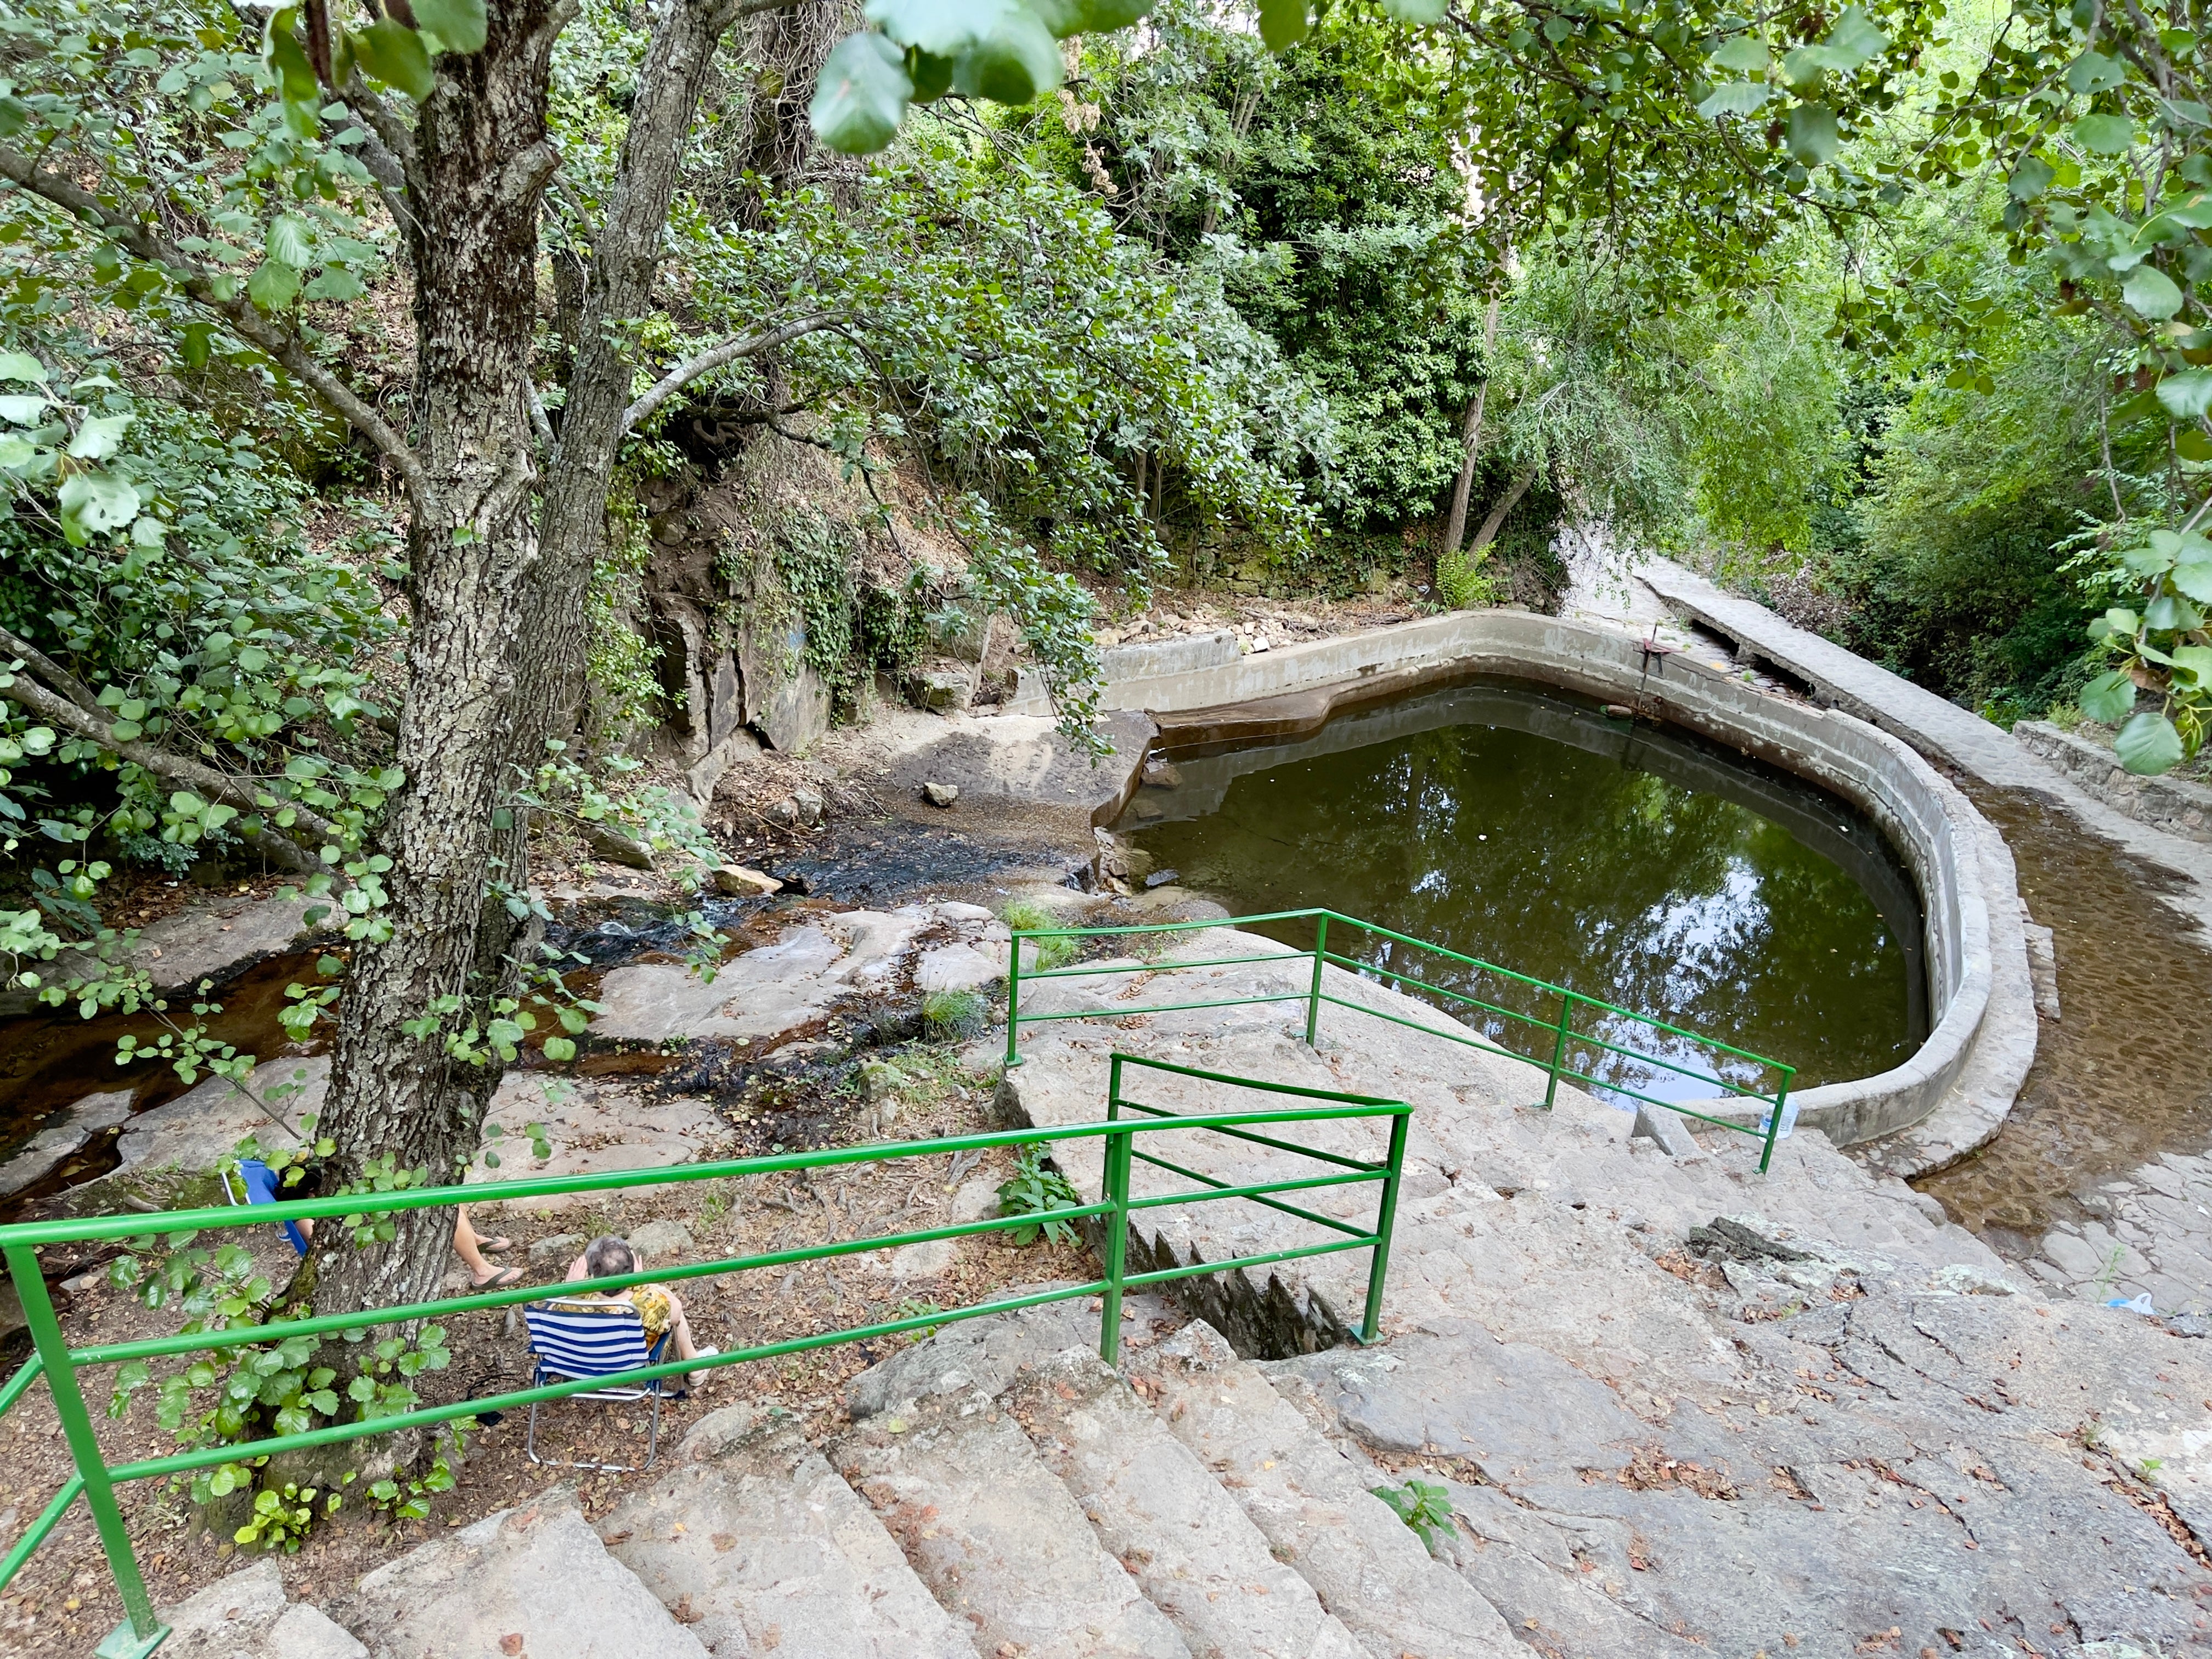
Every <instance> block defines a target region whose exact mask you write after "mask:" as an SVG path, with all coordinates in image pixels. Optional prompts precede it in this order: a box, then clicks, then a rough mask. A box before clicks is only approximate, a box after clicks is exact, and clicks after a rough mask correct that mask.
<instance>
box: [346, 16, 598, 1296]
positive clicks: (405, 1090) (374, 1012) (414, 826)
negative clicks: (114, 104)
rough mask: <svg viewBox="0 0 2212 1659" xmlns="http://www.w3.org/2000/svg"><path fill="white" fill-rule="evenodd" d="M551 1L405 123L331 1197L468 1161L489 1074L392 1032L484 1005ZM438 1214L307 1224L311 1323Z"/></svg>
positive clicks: (427, 1286)
mask: <svg viewBox="0 0 2212 1659" xmlns="http://www.w3.org/2000/svg"><path fill="white" fill-rule="evenodd" d="M560 15H561V13H560V12H559V11H558V9H556V3H555V0H509V3H507V4H504V5H500V6H495V7H493V8H492V9H491V10H490V19H491V21H490V33H489V39H488V40H487V41H486V44H485V46H484V48H483V51H481V52H476V53H473V54H471V55H469V56H465V57H463V56H459V55H453V56H449V57H447V58H444V59H442V60H441V62H440V64H439V74H438V83H437V88H436V90H435V92H434V93H433V94H432V95H431V96H430V97H429V98H428V100H425V101H424V103H423V105H422V109H421V112H420V118H419V120H418V123H417V125H416V132H415V143H414V150H415V154H414V157H413V160H412V163H411V165H410V180H409V191H408V195H409V197H410V202H409V205H410V208H411V210H412V220H411V222H410V223H409V225H408V226H407V229H408V232H409V240H410V257H411V259H412V264H413V269H414V273H415V283H414V293H415V326H416V342H417V359H416V361H417V370H416V394H415V399H414V410H413V412H414V416H415V419H416V423H417V427H416V430H417V437H416V453H417V455H418V456H419V457H420V459H421V462H422V467H423V470H424V471H425V472H426V473H427V475H428V478H429V481H430V485H431V488H430V489H429V491H428V505H429V507H431V508H432V510H431V511H429V512H428V513H421V512H418V513H417V514H416V516H415V518H414V520H413V521H412V522H411V523H410V526H409V532H408V561H409V583H410V594H409V598H410V604H411V608H412V617H411V623H410V635H409V640H408V650H407V697H406V702H405V705H404V709H403V712H402V714H401V716H400V723H399V743H398V763H399V765H400V766H401V767H402V768H403V769H404V772H405V774H406V779H405V781H404V784H402V786H401V787H400V788H399V789H398V791H397V792H396V793H394V795H393V796H392V800H391V803H390V805H389V806H388V807H387V809H386V817H385V819H384V822H383V823H382V824H381V825H380V827H379V829H378V831H377V834H376V840H375V847H376V850H377V851H379V852H380V853H381V854H383V855H384V856H386V857H387V858H389V859H390V860H392V868H391V870H390V871H389V872H388V873H387V874H386V878H385V882H386V890H387V893H388V902H387V904H386V908H384V909H383V910H382V911H381V912H380V913H378V915H379V920H380V923H381V925H382V926H383V927H384V929H385V930H386V931H385V932H384V933H383V936H382V937H381V938H376V939H369V940H368V941H365V942H364V943H363V945H362V948H361V949H360V950H359V951H357V952H356V957H355V960H354V966H353V970H352V973H351V975H350V976H349V982H348V984H347V987H346V994H345V996H344V997H343V1000H341V1003H340V1005H339V1016H338V1034H337V1047H336V1051H335V1053H334V1054H333V1056H332V1062H331V1091H330V1097H329V1101H328V1103H327V1105H326V1106H325V1110H324V1114H323V1119H322V1122H321V1124H320V1126H319V1127H320V1130H321V1133H324V1134H326V1135H328V1136H329V1137H330V1138H331V1139H333V1140H334V1141H335V1142H336V1143H337V1148H338V1150H337V1153H336V1155H335V1157H334V1158H332V1160H331V1165H330V1167H329V1169H328V1170H327V1171H326V1174H325V1190H326V1191H336V1190H338V1189H340V1188H343V1187H344V1186H346V1185H348V1184H349V1183H352V1182H359V1181H361V1180H362V1178H363V1177H364V1176H365V1175H366V1174H367V1173H368V1170H369V1168H370V1166H371V1164H372V1163H374V1162H380V1160H381V1159H382V1158H384V1157H386V1155H389V1156H390V1157H391V1158H392V1159H393V1160H394V1162H395V1164H396V1166H397V1167H398V1168H401V1169H420V1170H424V1171H425V1172H426V1173H427V1175H428V1178H429V1180H430V1181H432V1182H447V1181H451V1180H453V1179H454V1178H455V1177H456V1176H457V1175H458V1174H459V1170H460V1169H461V1168H462V1166H463V1164H464V1161H465V1159H466V1158H468V1157H469V1156H470V1155H471V1153H472V1152H474V1150H475V1147H476V1145H477V1136H478V1134H479V1133H480V1129H481V1124H482V1121H483V1105H484V1103H485V1102H486V1100H487V1099H488V1098H489V1096H490V1093H491V1091H492V1089H493V1087H494V1086H495V1085H496V1083H497V1081H498V1076H497V1073H496V1072H495V1071H489V1070H485V1069H483V1068H480V1067H477V1066H473V1065H471V1064H469V1063H468V1062H466V1061H465V1060H457V1059H454V1058H453V1057H451V1056H450V1055H448V1054H447V1052H446V1049H445V1043H444V1042H443V1035H444V1032H445V1031H446V1030H450V1029H452V1028H453V1024H455V1022H454V1021H453V1019H452V1018H446V1019H444V1020H441V1030H440V1031H439V1032H438V1033H437V1034H434V1035H432V1036H427V1037H414V1036H407V1035H405V1034H404V1032H403V1030H401V1026H402V1024H403V1022H405V1021H409V1020H413V1019H416V1018H421V1017H422V1016H423V1015H424V1014H425V1013H426V1012H431V1010H430V1008H429V1007H428V1005H431V1004H433V1003H434V1002H435V999H437V998H439V997H440V996H441V995H445V994H453V995H457V996H459V997H461V998H463V999H465V1000H466V1001H467V1006H480V1005H478V1004H477V998H478V997H480V996H481V995H482V994H483V991H484V988H485V987H483V985H482V984H481V983H479V982H477V978H476V975H477V968H478V951H477V946H478V923H479V918H480V916H481V914H482V910H483V901H484V895H485V883H486V879H487V877H488V875H489V873H490V872H489V854H490V851H491V840H492V817H493V814H494V812H495V810H496V809H497V807H498V805H500V803H501V799H502V798H503V796H504V795H505V794H506V793H507V787H508V781H507V778H506V776H505V775H504V773H505V770H506V761H507V756H508V755H509V754H510V753H511V748H510V730H511V727H510V708H511V704H512V702H513V661H514V654H513V652H514V644H515V637H516V635H517V632H518V630H519V629H520V623H521V619H522V612H523V598H524V592H525V589H526V585H527V581H528V576H529V572H530V570H531V568H532V564H533V563H534V562H535V560H536V557H537V552H538V542H537V537H536V535H535V533H534V527H533V525H532V513H531V489H532V483H533V482H534V476H533V475H534V467H533V464H532V433H531V423H530V414H529V398H530V366H531V356H532V349H533V345H534V338H535V335H536V332H537V273H536V260H537V253H538V197H539V194H540V192H541V191H543V189H544V185H545V182H546V180H547V179H550V177H551V174H552V172H553V168H554V167H555V165H556V163H557V161H558V157H557V156H556V154H555V152H554V149H553V147H552V145H551V143H550V142H549V140H548V139H547V137H546V128H545V120H546V92H547V85H548V76H549V70H550V58H551V52H552V46H553V39H554V35H555V33H556V30H557V23H558V18H559V16H560ZM452 1228H453V1219H452V1218H451V1217H450V1216H447V1215H446V1214H443V1213H442V1212H426V1211H415V1212H407V1213H405V1214H403V1215H402V1216H400V1217H399V1218H398V1236H397V1238H396V1240H395V1241H394V1242H393V1243H390V1244H385V1245H370V1246H368V1247H365V1248H362V1249H355V1248H353V1246H352V1243H351V1241H350V1239H349V1237H348V1235H347V1233H346V1231H345V1230H344V1229H343V1228H342V1227H339V1226H337V1225H325V1226H323V1227H321V1228H319V1229H318V1230H317V1231H316V1233H315V1240H314V1252H313V1260H312V1261H310V1262H309V1264H308V1268H307V1271H308V1273H309V1274H310V1275H311V1277H310V1279H309V1280H308V1284H309V1285H310V1286H311V1287H312V1291H313V1297H314V1300H315V1301H316V1303H317V1304H318V1305H319V1306H320V1307H321V1308H322V1309H324V1310H325V1311H328V1310H350V1309H355V1308H367V1307H376V1306H384V1305H389V1304H392V1303H396V1302H405V1301H411V1300H416V1299H418V1298H421V1297H427V1296H429V1295H432V1294H434V1293H435V1291H436V1289H437V1286H438V1283H439V1280H440V1279H441V1277H442V1276H443V1273H444V1269H445V1255H446V1249H447V1243H448V1241H449V1239H450V1237H451V1233H452Z"/></svg>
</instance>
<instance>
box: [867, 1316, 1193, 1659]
mask: <svg viewBox="0 0 2212 1659" xmlns="http://www.w3.org/2000/svg"><path fill="white" fill-rule="evenodd" d="M977 1323H981V1322H980V1321H979V1322H977ZM906 1409H907V1410H908V1411H910V1412H911V1413H912V1415H911V1416H908V1415H904V1414H901V1413H899V1412H896V1411H884V1412H881V1413H877V1414H875V1415H873V1416H871V1417H869V1418H868V1419H866V1421H864V1422H863V1423H861V1424H860V1425H859V1426H858V1427H857V1428H855V1429H854V1430H853V1431H851V1432H850V1433H849V1434H848V1435H845V1436H844V1437H841V1438H840V1439H839V1440H837V1441H836V1442H834V1443H832V1444H831V1446H830V1447H829V1457H830V1459H831V1461H832V1462H834V1463H835V1464H836V1467H837V1468H838V1469H840V1470H841V1471H842V1473H843V1474H844V1476H845V1478H846V1480H848V1481H849V1482H851V1483H852V1486H854V1489H855V1490H857V1491H858V1492H860V1494H861V1495H862V1496H863V1497H865V1498H866V1499H867V1500H868V1502H869V1503H870V1504H873V1505H874V1506H875V1511H876V1514H877V1516H879V1517H880V1518H881V1520H882V1522H883V1524H884V1526H885V1527H886V1528H889V1530H890V1534H891V1535H892V1536H893V1537H895V1538H896V1539H897V1541H898V1542H899V1545H900V1546H901V1547H902V1548H903V1549H904V1550H905V1552H906V1558H907V1559H908V1561H909V1562H910V1563H912V1565H913V1567H914V1571H915V1572H917V1573H919V1574H920V1575H921V1580H922V1582H923V1583H926V1584H927V1585H928V1586H929V1588H930V1589H931V1591H932V1592H933V1594H934V1595H936V1597H937V1599H938V1601H939V1602H941V1603H942V1604H943V1605H944V1607H945V1609H946V1610H947V1611H948V1612H950V1613H952V1614H953V1615H954V1617H955V1618H956V1619H957V1620H960V1621H962V1622H963V1624H965V1625H967V1626H970V1627H972V1629H973V1632H974V1634H975V1645H976V1647H977V1648H978V1649H979V1650H981V1651H982V1652H983V1653H985V1654H988V1655H1001V1656H1003V1655H1014V1654H1018V1655H1020V1656H1021V1659H1093V1656H1097V1659H1190V1650H1189V1649H1188V1647H1186V1646H1185V1645H1184V1644H1183V1640H1182V1638H1181V1637H1180V1636H1178V1635H1177V1634H1176V1627H1175V1626H1173V1625H1172V1624H1170V1622H1169V1620H1167V1619H1166V1618H1165V1617H1164V1616H1163V1615H1162V1613H1161V1612H1160V1609H1159V1608H1158V1607H1154V1606H1153V1605H1152V1603H1151V1602H1150V1601H1146V1598H1145V1595H1144V1594H1143V1592H1142V1591H1141V1590H1140V1589H1139V1588H1138V1585H1137V1583H1135V1582H1134V1581H1133V1579H1132V1578H1131V1577H1130V1575H1129V1574H1128V1572H1127V1571H1124V1570H1123V1567H1122V1565H1121V1563H1119V1562H1117V1561H1115V1559H1114V1558H1113V1557H1112V1556H1111V1555H1109V1554H1108V1553H1106V1551H1105V1550H1104V1549H1103V1548H1101V1547H1100V1546H1099V1541H1098V1539H1097V1537H1096V1536H1094V1535H1093V1534H1092V1531H1091V1525H1090V1523H1089V1522H1087V1521H1086V1520H1085V1517H1084V1513H1083V1510H1081V1509H1080V1508H1079V1507H1078V1506H1077V1504H1076V1502H1075V1500H1074V1498H1072V1497H1071V1496H1070V1495H1069V1493H1068V1491H1067V1488H1066V1487H1065V1486H1062V1485H1061V1484H1060V1481H1059V1480H1056V1479H1055V1478H1054V1475H1053V1474H1052V1473H1051V1472H1050V1471H1049V1470H1048V1469H1047V1468H1045V1467H1044V1466H1043V1464H1042V1463H1041V1462H1039V1461H1038V1459H1037V1456H1036V1452H1035V1451H1034V1450H1033V1449H1032V1448H1031V1447H1030V1443H1029V1441H1028V1439H1027V1438H1026V1437H1024V1434H1023V1433H1022V1431H1021V1429H1020V1428H1019V1426H1018V1425H1016V1423H1015V1422H1014V1421H1013V1419H1012V1418H1011V1417H1010V1416H1009V1415H1008V1414H1007V1413H1006V1412H1005V1411H1004V1410H1003V1409H1002V1408H1001V1407H1000V1406H999V1404H998V1403H997V1402H996V1401H994V1400H992V1399H991V1397H990V1396H989V1395H985V1394H982V1393H981V1392H977V1391H975V1390H956V1391H950V1392H940V1393H938V1394H936V1395H934V1396H933V1397H931V1398H927V1399H925V1400H924V1401H921V1403H920V1404H917V1405H915V1406H913V1407H907V1408H906Z"/></svg>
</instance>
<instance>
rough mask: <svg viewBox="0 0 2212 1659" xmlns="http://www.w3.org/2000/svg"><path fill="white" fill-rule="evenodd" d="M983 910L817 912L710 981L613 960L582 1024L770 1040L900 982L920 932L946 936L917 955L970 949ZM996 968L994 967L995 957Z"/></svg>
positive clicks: (654, 1036)
mask: <svg viewBox="0 0 2212 1659" xmlns="http://www.w3.org/2000/svg"><path fill="white" fill-rule="evenodd" d="M971 913H972V914H971ZM987 915H988V913H987V912H983V911H980V910H979V909H978V908H977V907H976V906H975V905H972V904H962V905H942V904H940V905H927V904H908V905H902V906H901V907H900V908H897V909H896V910H890V911H881V910H846V911H842V912H839V913H836V914H834V915H823V916H819V917H817V918H816V919H815V920H814V921H810V922H808V923H806V924H805V925H803V926H801V927H793V928H790V929H787V931H786V932H785V933H784V935H783V937H782V938H781V939H778V940H777V941H776V942H775V944H773V945H763V946H762V947H761V948H760V949H759V950H757V951H746V952H745V953H744V955H742V956H740V957H735V958H733V959H732V960H731V961H729V962H726V963H723V964H722V966H721V968H720V971H718V972H717V973H716V974H715V975H714V981H713V983H711V984H708V983H707V982H705V981H702V980H701V979H700V978H699V977H698V976H697V975H695V974H693V973H692V972H691V971H690V969H688V968H684V967H679V966H677V965H675V964H672V963H637V964H635V965H634V966H630V967H627V968H617V969H615V970H614V971H613V972H612V973H611V974H609V975H607V976H606V978H605V981H603V982H602V984H601V986H600V987H599V1003H600V1005H601V1008H602V1012H600V1013H599V1016H598V1018H595V1019H594V1020H593V1021H592V1035H593V1036H600V1037H606V1038H611V1039H616V1040H619V1041H623V1042H665V1041H666V1040H667V1039H669V1038H671V1037H674V1036H691V1037H744V1038H749V1039H750V1040H752V1041H754V1042H763V1043H775V1042H781V1041H783V1040H784V1039H786V1038H787V1037H791V1036H796V1035H798V1034H799V1032H801V1031H802V1030H805V1028H806V1027H807V1026H809V1025H811V1024H813V1023H814V1022H816V1021H817V1020H819V1019H821V1018H823V1017H824V1016H826V1015H827V1014H828V1013H829V1012H830V1011H831V1010H832V1009H833V1008H835V1007H836V1006H837V1005H838V1004H839V1003H840V1002H841V1001H842V1000H844V999H846V998H848V997H850V996H852V995H854V994H855V993H861V992H876V991H882V990H887V989H890V988H892V987H895V986H896V985H898V984H899V983H901V982H902V979H903V976H904V975H906V974H907V972H908V969H909V968H910V967H911V966H912V964H913V959H914V956H915V949H916V946H917V944H918V942H920V941H921V940H922V939H923V938H924V936H925V935H930V934H935V935H944V934H947V933H949V934H950V935H951V938H950V939H949V940H948V942H947V943H946V944H945V945H942V946H938V947H935V948H934V949H933V950H932V951H931V952H930V955H929V957H925V958H924V960H925V961H927V960H930V959H931V958H933V957H938V956H939V955H942V954H944V953H945V952H950V951H961V950H962V949H963V947H964V948H966V949H967V950H968V951H969V952H970V953H971V954H972V953H973V952H974V951H975V950H976V949H977V948H978V947H980V946H981V945H982V944H983V942H984V941H985V939H987V935H988V933H989V932H990V931H991V930H992V929H993V928H994V927H995V926H996V924H995V923H993V922H991V921H988V920H987ZM982 954H983V955H985V956H987V955H988V954H989V952H988V951H987V950H983V951H982ZM948 960H950V961H952V962H957V963H965V964H967V967H968V970H969V971H973V969H974V966H975V964H974V963H970V962H969V957H966V956H961V957H950V958H948ZM998 971H1001V972H1003V971H1004V965H1003V963H1001V964H1000V969H999V970H998ZM979 982H980V981H979ZM917 985H918V986H919V981H917ZM919 988H921V989H925V990H926V989H933V988H940V987H935V986H919Z"/></svg>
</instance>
